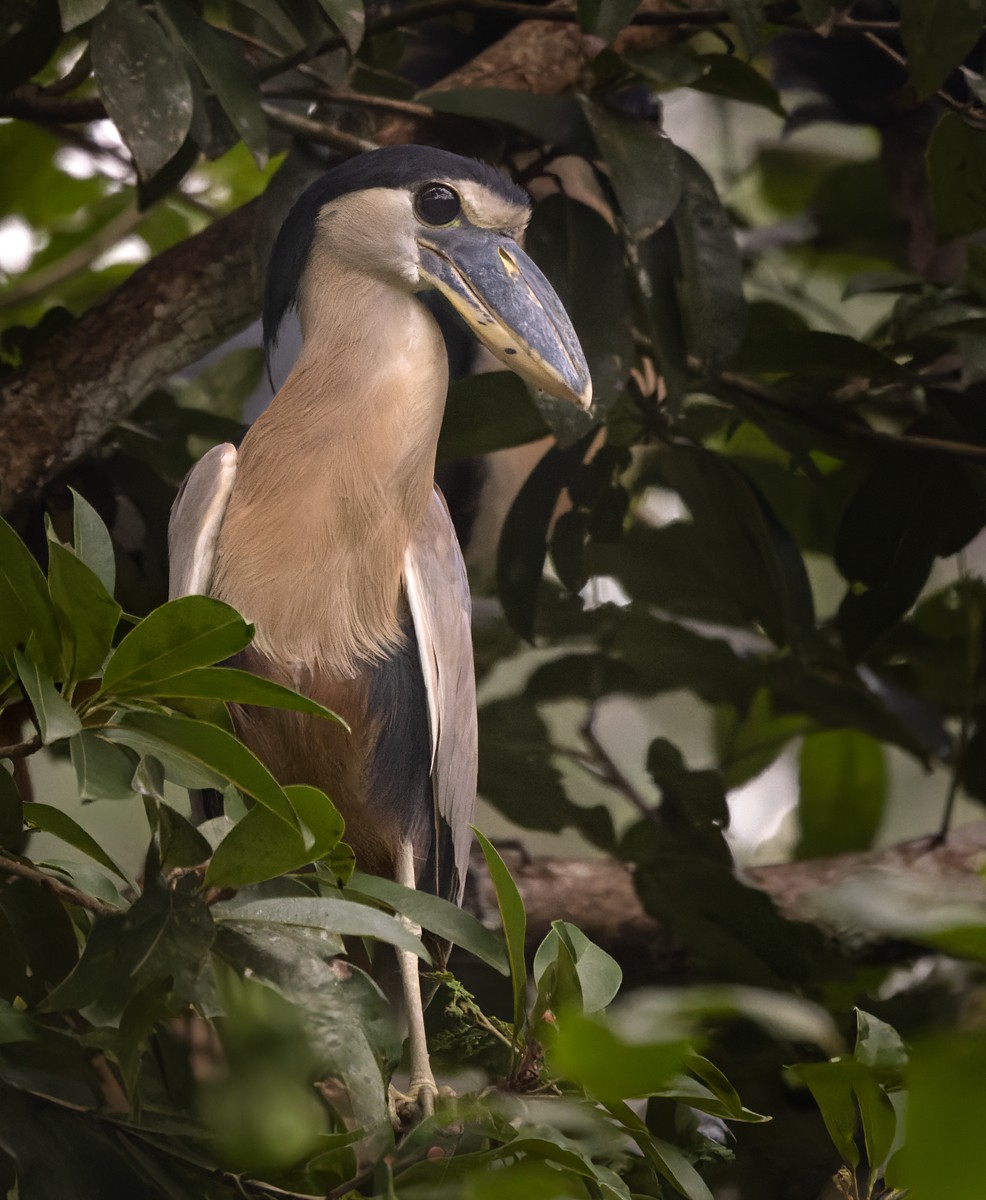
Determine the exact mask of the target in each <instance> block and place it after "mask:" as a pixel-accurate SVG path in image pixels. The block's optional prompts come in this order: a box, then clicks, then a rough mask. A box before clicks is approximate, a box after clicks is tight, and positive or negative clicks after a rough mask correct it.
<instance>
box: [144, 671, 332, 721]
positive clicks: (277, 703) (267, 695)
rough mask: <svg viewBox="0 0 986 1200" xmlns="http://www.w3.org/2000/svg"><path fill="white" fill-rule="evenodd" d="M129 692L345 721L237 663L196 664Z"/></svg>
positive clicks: (313, 701) (315, 702)
mask: <svg viewBox="0 0 986 1200" xmlns="http://www.w3.org/2000/svg"><path fill="white" fill-rule="evenodd" d="M127 692H128V695H132V696H140V695H144V694H146V695H152V696H160V697H162V698H167V699H196V698H199V697H202V698H206V699H213V700H222V701H224V702H226V703H227V704H260V705H265V706H268V707H272V708H287V709H291V710H292V711H294V712H303V713H311V715H312V716H315V717H325V718H327V719H328V720H332V721H340V722H342V724H345V722H344V721H343V720H342V718H341V717H340V716H338V715H337V714H336V713H334V712H332V710H331V709H328V708H325V707H324V706H323V705H321V704H319V703H318V702H317V701H315V700H310V699H309V698H308V697H307V696H303V695H301V693H300V692H296V691H294V690H293V689H292V688H289V687H284V686H283V685H281V684H279V683H274V682H273V680H271V679H264V678H263V676H261V675H252V674H251V673H250V672H249V671H241V670H239V668H237V667H194V668H193V669H192V670H191V671H184V672H182V674H180V675H171V676H169V677H168V678H167V679H156V680H150V681H148V682H147V683H145V684H143V685H139V686H137V685H135V686H131V687H129V688H128V689H127Z"/></svg>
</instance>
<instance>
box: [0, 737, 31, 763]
mask: <svg viewBox="0 0 986 1200" xmlns="http://www.w3.org/2000/svg"><path fill="white" fill-rule="evenodd" d="M40 749H41V738H40V737H39V736H38V734H36V733H35V734H33V735H32V736H31V737H29V738H27V739H26V740H25V741H23V742H14V743H13V744H12V745H10V746H0V758H27V756H28V755H29V754H33V753H34V752H35V750H40Z"/></svg>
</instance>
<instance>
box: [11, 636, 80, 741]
mask: <svg viewBox="0 0 986 1200" xmlns="http://www.w3.org/2000/svg"><path fill="white" fill-rule="evenodd" d="M14 664H15V666H16V668H17V674H18V676H19V678H20V681H21V684H22V685H23V687H24V691H25V693H26V694H27V698H28V699H29V700H30V702H31V708H32V710H33V712H34V719H35V722H36V723H37V726H38V733H39V734H40V735H41V741H42V742H43V743H44V745H46V746H47V745H50V743H52V742H57V741H60V740H61V739H62V738H67V737H71V736H72V735H73V734H75V733H78V732H79V730H80V729H81V728H82V722H81V721H80V720H79V714H78V713H77V712H76V711H75V709H74V708H73V707H72V705H71V704H69V702H68V701H67V700H66V699H65V698H64V697H63V696H62V694H61V693H60V692H59V691H58V689H57V688H56V687H55V684H54V681H53V680H52V678H51V676H50V675H49V674H48V673H47V672H46V671H44V670H43V669H42V668H41V667H39V666H38V664H37V663H35V662H33V661H32V660H31V659H29V658H27V656H26V655H24V654H23V653H22V652H21V651H20V650H15V651H14Z"/></svg>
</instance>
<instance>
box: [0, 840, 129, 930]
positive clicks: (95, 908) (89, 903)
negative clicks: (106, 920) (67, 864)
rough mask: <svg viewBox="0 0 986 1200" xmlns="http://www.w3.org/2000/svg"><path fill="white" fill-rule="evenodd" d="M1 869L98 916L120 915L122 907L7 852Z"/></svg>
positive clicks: (2, 858) (1, 861) (0, 865)
mask: <svg viewBox="0 0 986 1200" xmlns="http://www.w3.org/2000/svg"><path fill="white" fill-rule="evenodd" d="M0 871H2V872H5V873H6V874H8V875H16V876H18V877H19V878H20V879H29V880H30V881H31V882H32V883H36V884H37V885H38V886H39V887H42V888H44V890H45V891H47V892H52V893H53V894H54V895H55V896H58V897H59V899H61V900H67V901H68V902H69V903H70V904H77V905H78V906H79V907H80V908H85V909H88V911H89V912H91V913H95V914H96V916H98V917H110V916H113V915H119V913H120V909H118V908H114V907H113V905H112V904H106V903H104V902H103V901H102V900H98V899H97V898H96V897H95V896H90V895H89V893H88V892H80V891H79V889H78V888H74V887H72V886H71V885H70V884H67V883H62V881H61V880H60V879H56V878H55V877H54V876H53V875H46V874H45V873H44V871H39V870H38V869H37V867H32V866H31V865H30V864H29V863H24V862H20V861H19V860H18V859H16V858H8V857H7V855H6V854H0Z"/></svg>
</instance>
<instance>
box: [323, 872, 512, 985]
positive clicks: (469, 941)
mask: <svg viewBox="0 0 986 1200" xmlns="http://www.w3.org/2000/svg"><path fill="white" fill-rule="evenodd" d="M346 894H347V895H349V894H352V895H353V896H354V897H356V898H362V897H363V896H368V897H370V898H371V899H374V900H382V901H383V902H384V904H387V905H389V906H390V907H391V908H393V909H394V911H395V912H398V913H400V914H401V915H402V916H405V917H408V918H410V920H412V921H414V922H416V923H417V924H418V925H420V926H421V927H422V929H427V930H428V931H429V932H430V933H434V934H437V935H438V936H439V937H441V938H445V939H447V940H448V941H450V942H452V943H453V945H456V946H461V947H462V949H463V950H468V951H469V953H470V954H475V956H476V957H477V958H478V959H480V960H481V961H482V962H484V963H486V964H487V965H488V966H491V967H493V968H494V970H497V971H499V972H500V974H501V975H507V974H509V972H510V963H509V961H508V958H507V953H506V947H505V945H504V943H503V941H502V940H501V939H500V938H498V937H497V936H496V934H494V933H493V932H492V931H491V930H489V929H487V928H486V926H485V925H483V924H481V923H480V922H479V921H478V920H477V919H476V918H475V917H474V916H473V915H472V913H469V912H466V911H465V910H464V909H462V908H460V907H459V906H458V905H457V904H452V903H451V901H449V900H443V899H442V897H441V896H433V895H431V893H430V892H419V891H417V890H416V889H414V888H406V887H404V886H403V884H400V883H397V882H396V881H395V880H393V879H383V878H381V877H379V876H377V875H366V874H364V872H362V871H354V872H353V875H352V877H351V878H350V880H349V883H348V885H347V887H346Z"/></svg>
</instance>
